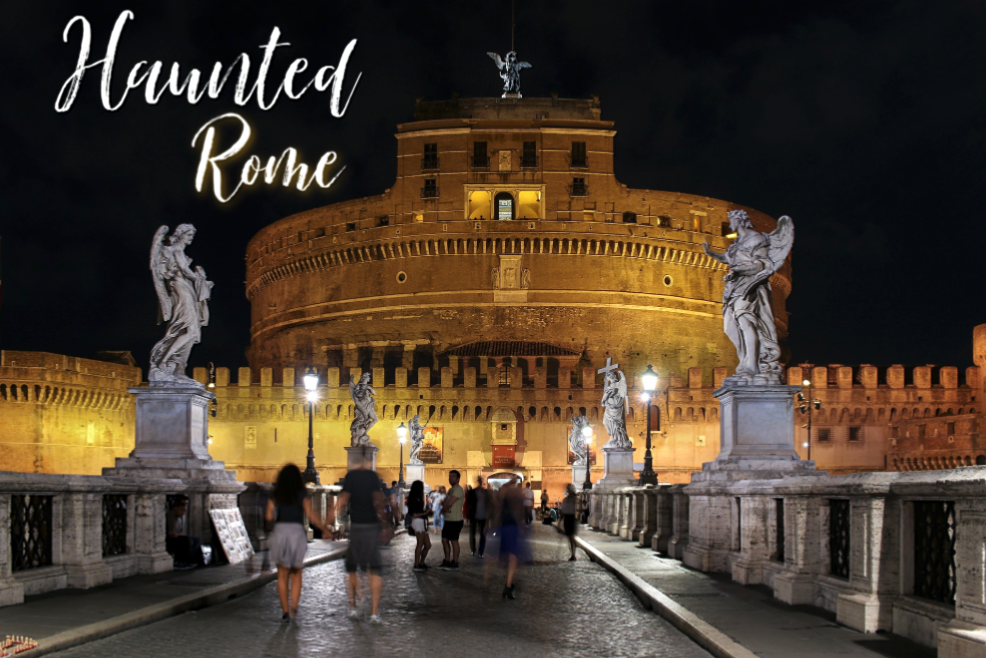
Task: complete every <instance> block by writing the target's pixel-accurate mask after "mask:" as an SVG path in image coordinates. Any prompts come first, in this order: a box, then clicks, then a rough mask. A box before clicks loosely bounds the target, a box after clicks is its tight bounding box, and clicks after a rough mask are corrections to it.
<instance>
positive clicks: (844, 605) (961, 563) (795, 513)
mask: <svg viewBox="0 0 986 658" xmlns="http://www.w3.org/2000/svg"><path fill="white" fill-rule="evenodd" d="M590 504H591V516H590V525H591V526H592V527H593V528H595V529H597V530H602V531H605V532H609V533H612V534H616V535H619V536H621V537H623V538H625V539H627V540H628V541H635V542H639V543H640V545H642V546H650V547H651V548H653V549H654V550H658V551H661V552H663V553H665V554H667V555H668V556H669V557H673V558H676V559H679V560H682V561H683V562H684V563H685V565H686V566H689V567H692V568H695V569H698V570H700V571H706V572H727V573H730V574H731V575H732V578H733V580H735V581H737V582H740V583H744V584H764V585H766V586H768V587H770V588H772V589H773V591H774V596H775V597H776V598H778V599H780V600H781V601H784V602H785V603H789V604H792V605H794V604H808V605H815V606H819V607H822V608H825V609H826V610H829V611H832V612H834V613H835V614H836V616H837V619H838V621H839V623H842V624H845V625H846V626H849V627H850V628H854V629H857V630H860V631H864V632H875V631H878V630H882V631H891V632H894V633H896V634H898V635H902V636H905V637H908V638H910V639H912V640H915V641H917V642H919V643H921V644H924V645H926V646H931V647H937V648H938V651H939V654H938V655H939V656H965V655H981V654H980V653H975V654H974V653H964V652H966V651H970V650H971V649H970V647H975V649H974V650H975V651H979V652H983V651H984V649H986V580H984V576H983V574H984V573H986V558H984V555H986V468H982V467H969V468H958V469H955V470H950V471H927V472H919V473H860V474H854V475H845V476H814V477H790V478H784V479H777V480H755V479H754V480H740V481H733V482H696V483H694V484H690V485H674V486H667V485H662V486H658V487H651V486H647V487H627V488H618V489H594V490H593V491H592V492H591V503H590Z"/></svg>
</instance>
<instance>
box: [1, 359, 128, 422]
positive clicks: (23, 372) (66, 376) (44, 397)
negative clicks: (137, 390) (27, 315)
mask: <svg viewBox="0 0 986 658" xmlns="http://www.w3.org/2000/svg"><path fill="white" fill-rule="evenodd" d="M140 382H141V369H140V368H136V367H133V366H127V365H123V364H119V363H108V362H106V361H97V360H95V359H83V358H79V357H74V356H65V355H63V354H52V353H50V352H22V351H10V350H4V351H3V352H0V403H3V402H13V403H29V402H36V403H39V404H51V405H64V406H73V407H80V408H85V409H111V410H112V409H128V408H132V407H133V396H132V395H130V393H128V392H127V388H129V387H131V386H140Z"/></svg>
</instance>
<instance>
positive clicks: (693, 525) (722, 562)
mask: <svg viewBox="0 0 986 658" xmlns="http://www.w3.org/2000/svg"><path fill="white" fill-rule="evenodd" d="M733 504H735V503H734V501H733V498H732V497H731V496H723V495H694V494H691V493H689V499H688V509H689V517H688V545H687V546H686V547H685V549H684V551H683V553H682V557H681V561H682V562H684V563H685V566H688V567H691V568H692V569H698V570H699V571H706V572H708V571H727V570H728V566H729V564H728V561H729V552H730V549H731V548H732V531H733V530H734V524H733V523H732V519H731V518H730V517H731V510H730V507H731V506H732V505H733Z"/></svg>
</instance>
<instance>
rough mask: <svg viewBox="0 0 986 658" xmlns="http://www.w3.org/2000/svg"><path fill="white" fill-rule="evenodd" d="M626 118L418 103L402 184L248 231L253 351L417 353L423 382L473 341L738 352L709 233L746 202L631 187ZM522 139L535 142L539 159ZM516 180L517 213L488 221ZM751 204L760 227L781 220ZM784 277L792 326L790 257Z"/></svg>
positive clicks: (675, 362)
mask: <svg viewBox="0 0 986 658" xmlns="http://www.w3.org/2000/svg"><path fill="white" fill-rule="evenodd" d="M613 128H614V126H613V123H612V122H608V121H603V120H601V115H600V110H599V104H598V101H594V100H585V101H576V100H564V99H523V100H521V101H515V100H509V99H507V100H503V99H463V100H458V101H448V102H436V103H419V105H418V108H417V112H416V115H415V120H414V121H412V122H409V123H406V124H401V125H400V126H398V131H397V176H396V180H395V182H394V184H393V186H392V187H391V188H390V189H388V190H386V191H385V192H384V193H383V194H381V195H379V196H374V197H367V198H362V199H355V200H352V201H346V202H343V203H337V204H334V205H331V206H326V207H324V208H317V209H313V210H311V211H307V212H304V213H300V214H298V215H294V216H292V217H288V218H285V219H282V220H280V221H278V222H276V223H274V224H272V225H270V226H268V227H267V228H265V229H263V230H261V231H260V232H259V233H258V234H257V235H256V236H255V237H254V238H253V239H252V240H251V241H250V243H249V245H248V248H247V254H246V255H247V297H248V299H249V300H250V303H251V309H252V316H251V345H250V349H249V353H248V355H249V361H250V364H251V366H253V367H254V368H262V367H271V368H274V372H275V378H278V377H279V376H280V370H281V369H282V368H284V367H295V368H303V367H305V366H306V365H309V364H314V365H317V366H321V367H323V368H324V367H339V368H343V369H345V370H347V371H348V369H350V368H354V367H359V368H364V369H369V368H375V367H386V368H390V369H393V368H396V367H399V366H402V367H406V368H408V370H409V375H408V376H409V383H410V384H411V385H414V384H416V383H417V380H416V377H417V372H418V370H417V369H418V368H419V367H422V366H427V367H430V368H432V369H433V370H435V371H437V370H438V369H440V368H442V367H445V366H450V365H451V364H450V363H449V362H447V361H446V360H444V359H443V357H442V354H443V353H444V352H446V351H448V350H449V349H450V348H454V347H455V346H458V345H461V344H463V343H468V342H471V341H476V340H489V341H497V340H504V341H510V340H526V341H540V342H545V343H551V344H553V345H557V346H559V347H562V348H566V349H570V350H574V351H576V352H578V353H584V356H585V358H586V359H587V360H589V361H591V362H593V363H595V362H597V361H601V360H604V359H605V358H606V357H607V356H609V357H612V358H613V359H614V360H615V361H619V362H620V363H621V364H623V365H624V367H626V368H627V369H628V370H629V371H637V370H643V369H644V368H645V367H646V365H647V364H652V365H653V366H654V367H655V368H657V369H659V370H662V371H665V372H668V371H676V372H684V371H685V370H687V369H688V368H691V367H702V368H706V369H709V370H711V369H712V368H714V367H717V366H719V365H727V366H730V365H733V364H734V361H735V351H734V349H733V346H732V345H731V344H730V342H729V341H728V339H727V338H726V336H725V335H724V334H723V331H722V317H721V311H722V306H721V301H722V285H723V284H722V277H723V275H724V274H725V269H724V267H723V266H722V265H721V264H719V263H717V262H715V261H714V260H712V259H710V258H709V257H707V256H706V255H705V254H704V253H703V250H702V243H703V242H704V241H706V240H708V241H709V242H710V243H712V245H713V246H714V247H715V248H716V249H717V250H719V251H723V250H725V249H726V248H727V247H728V245H729V242H730V241H729V240H728V239H727V238H725V237H723V223H724V222H726V214H727V212H728V211H729V210H732V209H734V208H738V207H740V206H738V205H736V204H733V203H729V202H725V201H719V200H716V199H710V198H707V197H700V196H695V195H688V194H680V193H674V192H658V191H652V190H634V189H630V188H627V187H626V186H624V185H623V184H621V183H620V182H619V181H618V180H617V179H616V176H615V174H614V154H613V137H614V135H615V131H614V129H613ZM525 142H529V143H533V144H535V149H534V151H533V154H534V156H535V157H534V158H533V159H532V160H530V161H528V162H525V159H524V144H525ZM476 143H485V144H486V145H487V159H486V160H485V161H477V159H476V158H475V157H474V154H475V145H476ZM573 143H585V144H586V160H585V162H577V161H573V159H572V158H573ZM427 144H435V145H437V150H436V153H437V156H436V157H435V158H433V159H432V158H426V157H425V153H426V149H425V146H426V145H427ZM525 164H527V165H533V166H525ZM575 180H581V181H583V182H584V185H585V190H584V195H583V194H582V192H583V191H582V190H579V189H577V188H578V185H577V184H575V183H574V182H573V181H575ZM429 181H432V182H434V187H430V185H431V183H430V182H429ZM573 186H574V187H573ZM501 193H508V194H509V195H511V197H512V198H513V199H514V200H515V202H516V206H515V210H516V212H515V214H516V215H517V219H515V220H513V221H491V220H490V216H491V214H492V213H494V212H495V211H496V207H495V206H494V205H493V204H494V203H495V201H496V195H497V194H501ZM476 195H478V197H477V196H476ZM477 198H479V201H477ZM484 204H485V205H484ZM484 208H485V209H484ZM748 210H749V209H748ZM749 213H750V215H751V217H752V218H753V221H754V223H755V225H756V226H757V228H759V229H761V230H771V229H772V228H773V227H774V226H775V222H774V220H773V219H772V218H770V217H767V216H766V215H763V214H762V213H759V212H757V211H755V210H749ZM480 217H483V219H480ZM525 273H526V276H525ZM772 282H773V286H774V304H775V307H774V308H775V314H776V316H777V322H778V327H779V330H780V334H781V337H782V340H783V338H784V337H786V335H787V312H786V310H785V300H786V298H787V295H788V294H789V292H790V266H789V265H788V266H785V267H784V268H783V269H782V270H781V271H780V272H778V273H777V274H776V275H775V276H774V277H772ZM547 367H549V368H551V367H552V366H551V364H548V366H547ZM553 376H554V373H549V377H553Z"/></svg>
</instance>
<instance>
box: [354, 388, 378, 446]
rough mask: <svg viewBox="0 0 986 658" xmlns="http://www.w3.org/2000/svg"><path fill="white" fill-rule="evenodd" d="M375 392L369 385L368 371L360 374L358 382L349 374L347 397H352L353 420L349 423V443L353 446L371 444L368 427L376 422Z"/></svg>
mask: <svg viewBox="0 0 986 658" xmlns="http://www.w3.org/2000/svg"><path fill="white" fill-rule="evenodd" d="M376 394H377V392H376V391H374V390H373V387H372V386H370V373H368V372H364V373H363V374H362V375H360V378H359V382H358V383H357V381H356V379H355V378H354V377H353V376H352V375H350V376H349V397H351V398H352V399H353V405H354V413H353V422H352V423H350V424H349V433H350V435H351V436H350V445H351V446H352V447H354V448H356V447H359V446H368V445H373V444H372V443H370V429H371V428H372V427H373V426H374V425H376V424H377V420H378V419H377V410H376V408H375V406H376V402H375V401H374V399H373V396H374V395H376Z"/></svg>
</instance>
